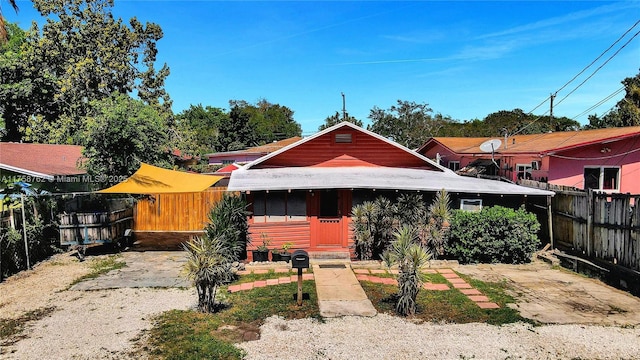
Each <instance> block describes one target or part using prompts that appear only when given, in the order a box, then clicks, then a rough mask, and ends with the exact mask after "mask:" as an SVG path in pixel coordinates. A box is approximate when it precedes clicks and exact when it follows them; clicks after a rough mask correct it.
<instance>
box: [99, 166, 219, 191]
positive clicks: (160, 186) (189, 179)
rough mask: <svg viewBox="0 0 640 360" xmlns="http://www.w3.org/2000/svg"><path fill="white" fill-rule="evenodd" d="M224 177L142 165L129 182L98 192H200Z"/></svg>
mask: <svg viewBox="0 0 640 360" xmlns="http://www.w3.org/2000/svg"><path fill="white" fill-rule="evenodd" d="M222 178H223V176H211V175H200V174H191V173H186V172H182V171H174V170H167V169H163V168H159V167H156V166H152V165H149V164H144V163H143V164H141V165H140V169H138V171H136V172H135V173H134V174H133V175H131V176H130V177H129V178H128V179H127V180H125V181H123V182H121V183H119V184H116V185H114V186H112V187H110V188H107V189H103V190H100V191H98V192H99V193H107V194H168V193H186V192H200V191H204V190H206V189H208V188H209V187H211V186H212V185H213V184H215V183H216V182H217V181H218V180H220V179H222Z"/></svg>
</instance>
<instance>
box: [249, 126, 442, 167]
mask: <svg viewBox="0 0 640 360" xmlns="http://www.w3.org/2000/svg"><path fill="white" fill-rule="evenodd" d="M347 133H350V134H351V136H352V142H351V143H349V144H340V143H334V142H333V136H334V134H347ZM343 155H348V156H351V157H354V158H357V159H359V160H361V161H364V162H367V163H370V164H372V165H373V166H388V167H407V168H432V167H431V166H430V165H429V164H427V163H426V162H424V161H423V160H421V159H419V158H417V157H415V156H413V155H411V154H410V153H408V152H405V151H403V150H401V149H399V148H397V147H395V146H392V145H390V144H387V143H385V142H383V141H380V139H377V138H375V137H373V136H370V135H368V134H365V133H361V132H358V131H354V130H352V129H349V128H342V129H339V130H336V131H332V132H330V133H327V134H325V135H323V136H320V137H317V138H315V139H313V140H312V141H308V142H306V143H303V144H300V145H298V146H296V147H295V148H292V149H290V150H288V151H285V152H283V153H281V154H278V155H276V156H274V157H272V158H270V159H267V160H266V161H265V162H263V163H261V164H259V165H258V166H256V168H268V167H292V166H314V165H318V164H321V163H323V162H326V161H329V160H332V159H336V158H338V157H341V156H343Z"/></svg>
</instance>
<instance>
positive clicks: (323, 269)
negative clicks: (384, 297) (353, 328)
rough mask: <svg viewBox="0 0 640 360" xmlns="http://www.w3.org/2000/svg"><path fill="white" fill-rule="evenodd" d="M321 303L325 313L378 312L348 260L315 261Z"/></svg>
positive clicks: (316, 280) (355, 314) (319, 305)
mask: <svg viewBox="0 0 640 360" xmlns="http://www.w3.org/2000/svg"><path fill="white" fill-rule="evenodd" d="M312 266H313V275H314V278H315V282H316V292H317V294H318V307H319V308H320V315H322V316H323V317H339V316H375V315H376V309H375V308H374V307H373V304H371V301H370V300H369V298H368V297H367V295H366V294H365V292H364V290H363V289H362V286H360V282H359V281H358V279H356V276H355V274H354V273H353V270H351V264H350V263H349V262H326V261H322V262H313V263H312Z"/></svg>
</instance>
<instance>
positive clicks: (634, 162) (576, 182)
mask: <svg viewBox="0 0 640 360" xmlns="http://www.w3.org/2000/svg"><path fill="white" fill-rule="evenodd" d="M639 142H640V141H639V140H638V138H636V139H626V140H621V141H616V142H612V143H608V144H604V145H600V144H598V145H592V146H585V147H582V148H580V149H575V150H571V151H565V152H562V153H559V154H558V155H560V156H565V157H575V158H596V159H594V160H579V161H576V160H571V159H563V158H560V157H555V156H550V157H549V162H550V167H549V169H550V170H549V182H550V183H552V184H556V185H567V186H575V187H577V188H583V187H584V167H585V166H609V167H620V192H621V193H632V194H640V179H639V178H640V151H635V152H631V153H629V152H630V151H633V150H637V149H638V147H639V146H640V144H639ZM603 147H607V148H609V149H611V152H606V153H601V152H600V150H601V149H602V148H603ZM625 153H628V154H626V155H621V156H615V155H617V154H625ZM605 157H606V158H605ZM597 158H603V159H597Z"/></svg>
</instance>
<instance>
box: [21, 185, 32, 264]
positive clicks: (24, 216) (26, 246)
mask: <svg viewBox="0 0 640 360" xmlns="http://www.w3.org/2000/svg"><path fill="white" fill-rule="evenodd" d="M20 200H21V201H22V233H23V234H24V253H25V255H26V257H27V269H31V264H30V263H29V243H28V241H27V212H26V210H25V207H24V194H20Z"/></svg>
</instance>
